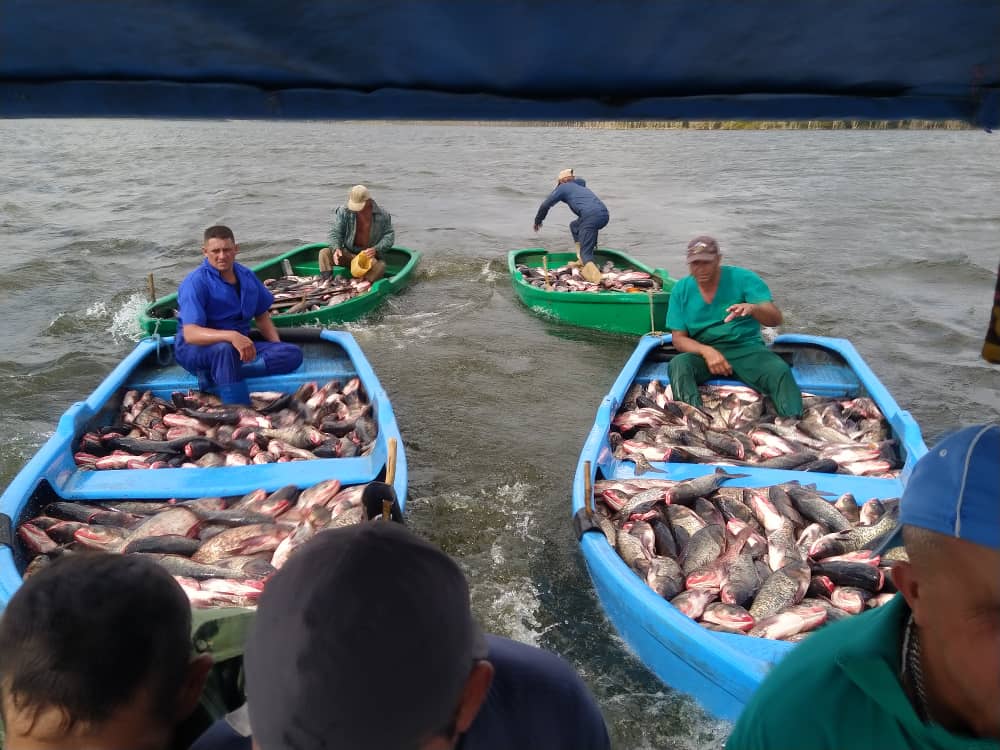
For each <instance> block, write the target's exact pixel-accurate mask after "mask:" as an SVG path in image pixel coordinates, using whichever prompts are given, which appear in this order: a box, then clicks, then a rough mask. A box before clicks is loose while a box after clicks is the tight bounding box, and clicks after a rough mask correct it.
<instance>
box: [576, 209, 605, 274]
mask: <svg viewBox="0 0 1000 750" xmlns="http://www.w3.org/2000/svg"><path fill="white" fill-rule="evenodd" d="M609 218H610V217H609V216H608V212H607V211H597V212H595V213H592V214H583V215H582V216H580V217H579V218H576V219H574V220H573V221H571V222H570V223H569V231H570V234H572V235H573V242H579V243H580V260H582V261H583V262H584V263H589V262H590V261H592V260H593V259H594V251H595V250H596V249H597V232H598V230H599V229H604V227H606V226H607V225H608V219H609Z"/></svg>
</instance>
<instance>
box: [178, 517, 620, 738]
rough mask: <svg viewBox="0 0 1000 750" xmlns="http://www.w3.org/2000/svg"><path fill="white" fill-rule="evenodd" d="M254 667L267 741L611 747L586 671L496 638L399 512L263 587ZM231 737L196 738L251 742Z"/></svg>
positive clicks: (449, 570)
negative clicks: (399, 518)
mask: <svg viewBox="0 0 1000 750" xmlns="http://www.w3.org/2000/svg"><path fill="white" fill-rule="evenodd" d="M244 666H245V669H246V693H247V708H248V710H249V719H250V722H249V723H250V727H249V729H250V730H252V733H253V743H254V746H255V747H256V748H257V750H292V748H345V750H347V749H348V748H349V749H350V750H389V749H392V750H396V749H398V748H412V750H451V749H452V748H460V749H461V750H494V749H495V750H501V749H502V750H509V749H510V748H518V750H535V749H537V750H543V748H544V750H607V749H608V748H609V747H610V743H609V739H608V733H607V729H606V727H605V724H604V720H603V718H602V717H601V713H600V710H599V709H598V707H597V705H596V703H595V701H594V699H593V697H591V695H590V693H589V692H588V691H587V688H586V687H585V686H584V684H583V681H582V680H581V679H580V677H579V676H578V675H577V674H576V672H574V671H573V669H572V668H571V667H570V666H569V665H568V664H567V663H566V662H564V661H563V660H562V659H560V658H559V657H558V656H555V655H554V654H550V653H548V652H545V651H542V650H541V649H539V648H535V647H533V646H528V645H525V644H523V643H517V642H516V641H512V640H509V639H507V638H499V637H497V636H492V635H486V636H484V635H483V633H482V632H481V631H480V629H479V626H478V625H477V624H476V622H475V620H474V619H473V616H472V612H471V610H470V607H469V586H468V583H467V582H466V580H465V575H464V574H463V573H462V570H461V568H459V566H458V565H457V564H456V563H455V562H454V561H453V560H452V559H451V558H450V557H448V556H447V555H446V554H445V553H443V552H442V551H441V550H439V549H438V548H437V547H435V546H434V545H432V544H430V543H429V542H427V541H424V540H423V539H421V538H420V537H418V536H416V535H415V534H413V533H412V532H410V531H408V530H407V529H406V528H405V527H404V526H403V525H402V524H398V523H366V524H359V525H356V526H348V527H343V528H339V529H332V530H328V531H324V532H323V533H321V534H317V535H316V536H315V537H314V538H313V539H311V540H309V541H308V542H306V543H305V544H304V545H302V547H300V548H299V550H298V551H297V552H296V553H295V555H293V556H292V557H291V558H290V559H289V561H288V562H287V563H286V564H285V565H284V566H283V567H282V568H281V570H279V571H278V572H277V573H276V574H275V575H274V577H273V578H272V579H271V580H270V581H269V582H268V584H267V588H265V589H264V593H263V595H262V596H261V599H260V605H259V608H258V612H257V617H256V620H255V622H254V625H253V628H252V630H251V632H250V634H249V637H248V639H247V646H246V655H245V657H244ZM220 727H221V729H223V730H225V729H226V728H227V727H226V726H224V725H221V724H217V725H216V727H214V729H216V730H218V729H219V728H220ZM210 731H212V730H210ZM236 733H237V731H236V730H233V729H230V730H229V732H228V736H229V738H230V739H231V740H232V739H234V738H233V735H234V734H236ZM203 737H204V739H206V740H207V739H208V735H207V734H206V735H203ZM223 739H224V736H223V735H222V734H221V733H218V734H215V737H214V744H210V743H208V742H207V741H206V742H202V741H199V742H198V743H197V744H196V745H195V747H196V748H197V750H213V749H214V748H222V747H226V748H227V749H228V748H232V749H235V748H247V749H248V748H249V746H250V740H249V739H248V738H247V739H246V740H245V743H244V744H243V745H239V744H223ZM235 739H238V738H235Z"/></svg>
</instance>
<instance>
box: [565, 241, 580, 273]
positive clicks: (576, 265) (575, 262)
mask: <svg viewBox="0 0 1000 750" xmlns="http://www.w3.org/2000/svg"><path fill="white" fill-rule="evenodd" d="M566 265H568V266H569V267H570V268H580V267H581V266H582V265H583V261H582V260H580V243H579V242H577V243H576V260H571V261H570V262H569V263H567V264H566Z"/></svg>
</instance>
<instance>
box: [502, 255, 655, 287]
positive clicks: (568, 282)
mask: <svg viewBox="0 0 1000 750" xmlns="http://www.w3.org/2000/svg"><path fill="white" fill-rule="evenodd" d="M517 270H518V271H520V272H521V276H522V277H523V278H524V280H525V282H526V283H528V284H531V285H532V286H536V287H538V288H539V289H545V288H546V284H548V289H550V290H551V291H555V292H631V291H644V292H645V291H654V292H658V291H659V290H660V289H662V288H663V282H662V281H661V280H660V279H659V278H657V277H656V276H653V275H652V274H649V273H646V272H645V271H635V270H626V269H623V268H616V267H615V264H614V263H613V262H612V261H610V260H609V261H608V262H607V263H605V264H604V265H603V266H602V267H601V281H600V282H599V283H597V284H594V283H591V282H589V281H587V280H586V279H585V278H583V276H582V274H581V273H580V269H579V268H571V267H570V266H560V267H559V268H550V269H549V270H548V273H547V274H546V272H545V269H543V268H540V267H539V268H534V267H532V266H526V265H523V264H521V265H519V266H518V267H517Z"/></svg>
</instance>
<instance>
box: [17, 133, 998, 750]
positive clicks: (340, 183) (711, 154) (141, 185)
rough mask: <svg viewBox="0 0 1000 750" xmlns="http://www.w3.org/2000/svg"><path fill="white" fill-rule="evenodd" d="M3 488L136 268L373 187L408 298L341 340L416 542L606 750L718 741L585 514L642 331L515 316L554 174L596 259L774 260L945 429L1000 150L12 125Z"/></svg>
mask: <svg viewBox="0 0 1000 750" xmlns="http://www.w3.org/2000/svg"><path fill="white" fill-rule="evenodd" d="M0 144H3V145H2V146H0V237H2V239H3V252H2V254H0V292H2V303H0V305H2V311H3V320H4V323H5V326H4V341H5V346H4V351H3V353H2V354H0V426H2V434H3V435H4V436H5V439H4V440H3V441H2V444H0V486H6V484H7V483H8V482H9V481H10V480H11V478H13V476H14V475H15V474H16V472H17V471H18V470H19V469H20V467H21V466H22V465H23V463H24V462H25V461H26V460H27V459H28V458H29V457H30V456H31V455H32V454H33V453H34V451H35V450H36V449H37V448H38V446H39V445H41V443H42V442H44V440H45V439H46V438H47V437H48V436H49V435H50V434H51V432H52V429H53V427H54V424H55V421H56V420H57V418H58V417H59V415H60V414H61V413H62V412H63V411H64V410H65V409H66V407H67V406H69V404H70V403H72V402H73V401H76V400H79V399H82V398H83V397H84V396H85V395H86V394H88V393H89V392H90V391H91V390H92V389H93V388H94V387H95V386H96V385H97V384H98V382H99V381H100V380H101V379H102V378H103V377H104V376H105V375H107V374H108V372H110V370H111V369H112V367H113V366H114V365H115V364H116V363H117V362H118V361H119V360H120V359H121V358H122V357H123V356H124V355H125V354H126V353H127V352H128V351H129V350H130V349H131V348H132V346H133V345H134V342H135V341H136V340H137V338H138V335H139V334H138V329H137V327H136V324H135V316H136V314H137V312H138V310H139V308H140V307H141V305H142V304H143V300H144V295H145V286H146V275H147V274H148V273H150V272H151V273H153V274H154V277H155V281H156V285H157V290H158V293H160V294H165V293H167V292H170V291H173V290H174V289H176V286H177V284H178V283H179V282H180V280H181V279H182V278H183V277H184V276H185V275H186V274H187V273H188V272H189V271H190V270H191V269H192V268H194V266H195V265H197V263H199V262H200V259H201V255H200V250H199V248H200V244H201V233H202V231H203V230H204V228H205V227H207V226H209V225H211V224H215V223H224V224H228V225H229V226H231V227H232V228H233V230H234V231H235V233H236V237H237V240H238V241H239V242H240V246H241V253H240V256H239V257H238V260H240V261H242V262H243V263H245V264H247V265H253V264H255V263H258V262H260V261H263V260H265V259H267V258H269V257H271V256H273V255H275V254H277V253H279V252H283V251H285V250H289V249H291V248H293V247H295V246H297V245H299V244H303V243H305V242H314V241H324V240H325V239H326V235H327V232H328V230H329V223H330V219H331V215H332V211H333V209H334V207H335V206H336V205H338V204H340V203H343V202H344V201H345V200H346V198H347V192H348V190H349V189H350V187H351V185H353V184H355V183H359V182H360V183H364V184H366V185H367V186H368V187H369V188H370V189H371V192H372V195H373V197H374V198H375V200H376V201H378V202H379V203H380V205H382V206H383V207H384V208H385V209H386V210H388V211H390V212H391V213H392V215H393V219H394V224H395V227H396V237H397V244H400V245H404V246H407V247H412V248H416V249H419V250H422V251H424V253H425V255H424V258H423V261H422V263H421V266H420V268H419V269H418V272H417V274H416V278H415V282H414V284H413V285H412V286H411V287H410V288H409V290H408V291H407V292H406V293H404V294H403V295H401V296H399V297H397V298H395V299H393V300H392V301H391V302H390V303H389V304H388V306H387V307H386V308H385V309H384V310H383V311H382V312H381V313H379V314H377V315H376V316H375V317H373V318H372V319H370V320H367V321H364V322H362V323H358V324H351V325H350V326H348V328H349V330H350V331H351V332H352V333H353V334H354V336H355V337H356V338H357V339H358V341H359V342H360V344H361V346H362V347H363V348H364V350H365V353H366V354H367V356H368V358H369V359H370V360H371V362H372V364H373V366H374V368H375V371H376V372H377V374H378V375H379V377H380V379H381V381H382V383H383V385H384V386H385V389H386V391H387V392H388V394H389V396H390V398H391V399H392V402H393V406H394V408H395V410H396V415H397V418H398V419H399V423H400V428H401V430H402V433H403V438H404V441H405V447H406V451H407V458H408V461H409V465H410V477H411V485H410V504H409V508H408V510H409V517H410V522H411V524H412V526H413V527H415V528H416V529H417V530H418V531H419V532H420V533H422V534H424V535H425V536H427V537H429V538H430V539H432V540H433V541H434V542H436V543H437V544H439V545H441V546H442V547H443V548H444V549H445V550H447V551H448V552H449V553H451V554H452V555H454V556H455V557H456V558H457V559H458V560H459V561H460V562H461V564H462V565H463V567H464V568H465V570H466V571H467V573H468V575H469V578H470V581H471V583H472V592H473V602H474V606H475V609H476V612H477V614H478V616H479V618H480V620H481V621H482V623H483V624H484V626H485V627H486V628H487V629H488V630H491V631H493V632H497V633H500V634H503V635H508V636H510V637H513V638H517V639H519V640H523V641H526V642H529V643H534V644H537V645H540V646H543V647H545V648H548V649H551V650H553V651H556V652H557V653H559V654H561V655H563V656H564V657H566V658H567V659H569V660H570V661H571V662H572V663H573V664H574V665H575V666H576V667H577V668H578V669H579V671H580V672H581V673H582V674H583V676H584V678H585V679H586V681H587V682H588V684H589V685H590V687H591V688H592V690H593V691H594V693H595V694H596V695H597V697H598V699H599V701H600V703H601V706H602V709H603V711H604V714H605V717H606V719H607V721H608V724H609V726H610V728H611V733H612V736H613V739H614V744H615V747H616V748H628V749H633V748H634V749H638V748H716V747H720V746H721V744H722V742H723V740H724V738H725V736H726V731H727V727H726V725H724V724H721V723H719V722H715V721H713V720H711V719H707V718H706V717H705V716H704V715H703V714H702V713H701V712H700V711H699V709H698V708H697V706H696V705H694V704H693V703H692V702H690V701H689V700H688V699H686V698H684V697H683V696H679V695H677V694H676V693H674V692H672V691H671V690H669V689H668V688H666V687H665V686H664V685H663V684H662V683H660V682H659V681H658V680H657V679H656V678H655V677H653V676H652V675H651V673H649V672H648V671H647V670H646V669H645V668H644V667H643V666H642V664H640V663H639V662H638V661H637V660H636V659H635V658H634V657H632V656H631V655H630V654H629V652H628V651H627V650H626V648H625V647H624V645H623V643H622V641H621V640H620V639H619V638H618V636H617V634H616V633H615V632H614V630H613V629H612V628H611V627H610V625H609V624H608V622H607V620H606V619H605V617H604V615H603V612H602V611H601V608H600V605H599V603H598V601H597V599H596V597H595V596H594V593H593V588H592V586H591V583H590V579H589V576H588V575H587V571H586V568H585V566H584V563H583V560H582V558H581V556H580V555H579V553H578V549H577V544H576V540H575V538H574V536H573V533H572V528H571V523H570V514H569V508H570V489H571V479H572V474H573V470H574V467H575V463H576V460H577V457H578V454H579V450H580V448H581V447H582V445H583V441H584V437H585V435H586V432H587V430H588V429H589V427H590V424H591V423H592V421H593V418H594V413H595V411H596V408H597V405H598V403H599V402H600V400H601V398H602V397H603V396H604V394H605V393H606V392H607V390H608V388H609V387H610V385H611V383H612V382H613V381H614V378H615V375H616V374H617V372H618V371H619V369H620V368H621V366H622V364H623V363H624V361H625V360H626V358H627V357H628V355H629V353H630V352H631V350H632V347H633V345H634V341H633V340H630V339H628V338H623V337H617V336H612V335H605V334H599V333H595V332H591V331H586V330H580V329H573V328H568V327H564V326H561V325H558V324H555V323H552V322H550V321H546V320H544V319H540V318H538V317H535V316H534V315H532V314H531V313H530V312H528V311H527V310H526V309H525V308H524V307H523V306H521V305H520V303H519V302H518V300H517V299H516V297H515V296H514V294H513V291H512V290H511V287H510V280H509V277H508V275H507V272H506V254H507V251H508V250H511V249H514V248H519V247H538V246H541V247H546V248H548V249H550V250H565V249H568V248H569V247H570V246H571V240H570V236H569V232H568V229H567V224H568V222H569V220H570V219H571V218H573V217H572V215H571V214H570V212H569V210H568V209H567V208H566V207H565V206H564V205H561V204H560V205H558V206H557V207H556V208H554V209H553V210H552V211H551V212H550V214H549V217H548V219H547V221H546V222H545V226H544V227H543V228H542V230H541V232H540V233H539V234H537V235H536V234H534V233H533V232H532V230H531V226H532V219H533V217H534V213H535V210H536V209H537V207H538V204H539V203H540V202H541V200H542V199H543V198H544V197H545V195H546V194H547V193H548V191H549V190H551V189H552V187H553V184H554V180H555V175H556V174H557V173H558V171H559V170H560V169H562V168H563V167H567V166H572V167H574V168H575V169H576V172H577V175H578V176H581V177H584V178H585V179H587V181H588V185H589V186H590V187H592V188H593V189H594V190H595V192H597V194H598V195H599V196H601V198H602V199H603V200H604V201H605V203H607V205H608V208H609V209H610V212H611V223H610V224H609V225H608V227H607V229H606V230H604V231H602V232H601V244H602V245H603V246H607V247H613V248H620V249H624V250H626V251H627V252H629V253H630V254H632V255H634V256H635V257H637V258H639V259H640V260H642V261H644V262H646V263H648V264H650V265H653V266H657V267H663V268H666V269H668V270H669V271H670V272H671V273H672V274H673V275H674V276H683V275H685V274H686V268H685V265H684V262H683V258H684V247H685V245H686V243H687V240H688V239H690V238H691V237H692V236H694V235H696V234H701V233H710V234H713V235H714V236H715V237H716V238H717V239H718V240H719V242H720V245H721V247H722V251H723V253H724V255H725V262H728V263H732V264H735V265H742V266H746V267H749V268H752V269H754V270H755V271H757V272H758V273H760V274H761V275H762V276H763V277H764V279H765V280H766V281H767V282H768V284H769V285H770V287H771V289H772V292H773V293H774V297H775V300H776V302H777V303H778V305H779V306H780V307H781V308H782V309H783V310H784V312H785V325H784V326H783V327H782V329H781V330H782V331H783V332H803V333H812V334H820V335H830V336H840V337H843V338H847V339H850V340H851V341H852V342H853V343H854V345H855V346H856V347H857V349H858V350H859V351H860V352H861V354H862V356H863V357H865V359H866V360H867V361H868V363H869V365H870V366H871V367H872V369H873V370H874V371H875V373H876V374H877V375H878V376H879V377H880V378H881V379H882V381H883V382H884V383H885V385H886V386H887V387H888V388H889V390H890V391H891V392H892V394H893V395H894V396H895V398H896V400H897V401H898V402H899V403H900V405H901V406H902V407H903V408H904V409H908V410H909V411H911V412H912V413H913V415H914V416H915V417H916V419H917V420H918V422H919V423H920V425H921V427H922V428H923V430H924V434H925V438H926V439H927V440H928V442H932V441H933V440H934V439H936V438H937V437H938V436H940V435H941V434H942V433H944V432H945V431H947V430H948V429H950V428H952V427H956V426H959V425H962V424H968V423H972V422H978V421H984V420H997V419H1000V367H996V366H991V365H988V364H987V363H985V362H984V361H983V360H981V359H980V358H979V350H980V348H981V346H982V341H983V334H984V333H985V330H986V325H987V322H988V320H989V308H990V304H991V301H992V295H993V287H994V284H995V279H996V269H997V261H998V256H1000V250H998V244H997V237H1000V203H998V202H997V199H996V186H997V185H998V184H1000V136H997V135H987V134H984V133H981V132H971V131H958V132H956V131H754V132H750V131H662V130H658V131H648V130H647V131H644V130H623V131H618V130H594V129H573V128H535V127H487V126H464V125H414V124H382V123H368V124H362V123H325V122H304V123H284V122H281V123H278V122H243V121H238V122H223V121H199V122H192V121H144V120H134V121H131V120H6V121H0Z"/></svg>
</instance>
